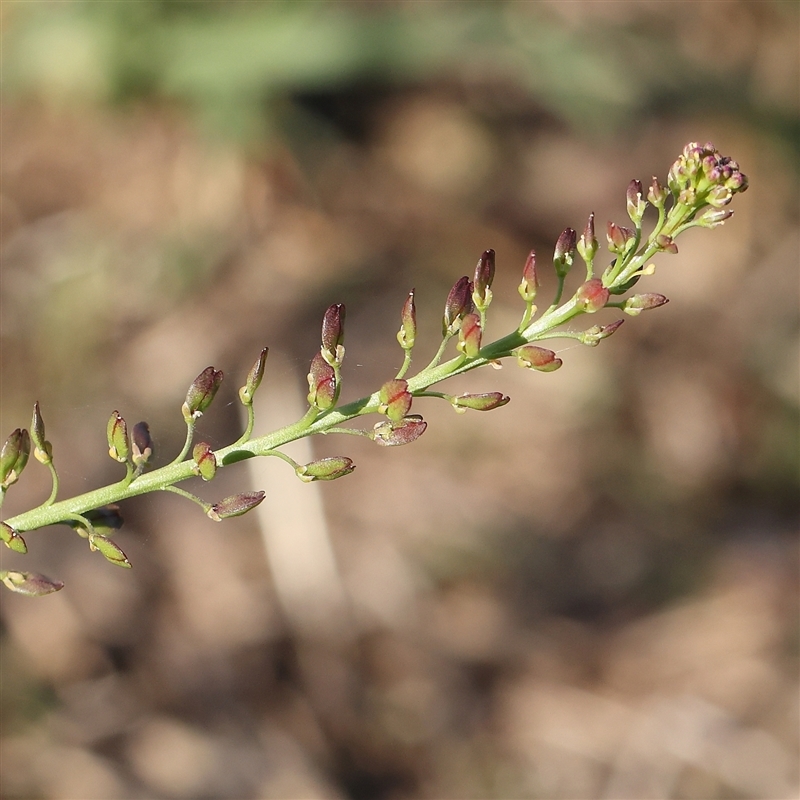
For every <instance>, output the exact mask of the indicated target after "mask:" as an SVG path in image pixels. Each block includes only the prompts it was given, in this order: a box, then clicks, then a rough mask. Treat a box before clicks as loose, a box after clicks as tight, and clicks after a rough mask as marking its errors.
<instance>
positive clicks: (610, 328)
mask: <svg viewBox="0 0 800 800" xmlns="http://www.w3.org/2000/svg"><path fill="white" fill-rule="evenodd" d="M623 322H625V320H624V319H618V320H615V321H614V322H609V323H608V324H607V325H593V326H592V327H591V328H587V329H586V330H585V331H584V332H583V333H582V334H581V338H580V341H581V342H582V343H583V344H586V345H589V347H596V346H597V345H598V344H599V343H600V340H601V339H607V338H608V337H609V336H611V334H612V333H614V331H616V330H617V328H619V326H620V325H622V323H623Z"/></svg>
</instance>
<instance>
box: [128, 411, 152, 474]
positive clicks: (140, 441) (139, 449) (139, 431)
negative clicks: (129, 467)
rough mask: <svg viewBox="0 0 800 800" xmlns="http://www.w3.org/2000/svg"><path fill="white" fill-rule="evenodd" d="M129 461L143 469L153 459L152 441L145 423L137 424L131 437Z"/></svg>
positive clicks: (148, 427)
mask: <svg viewBox="0 0 800 800" xmlns="http://www.w3.org/2000/svg"><path fill="white" fill-rule="evenodd" d="M131 450H132V456H131V460H132V461H133V463H134V464H135V465H136V466H137V467H144V466H146V465H147V463H148V462H149V461H150V459H151V458H152V457H153V440H152V439H151V438H150V426H149V425H148V424H147V423H146V422H137V423H136V424H135V425H134V426H133V434H132V435H131Z"/></svg>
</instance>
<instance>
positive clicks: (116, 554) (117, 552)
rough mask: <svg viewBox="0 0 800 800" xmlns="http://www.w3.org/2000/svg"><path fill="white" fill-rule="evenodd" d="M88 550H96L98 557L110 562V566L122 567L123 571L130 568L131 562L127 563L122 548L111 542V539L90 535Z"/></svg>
mask: <svg viewBox="0 0 800 800" xmlns="http://www.w3.org/2000/svg"><path fill="white" fill-rule="evenodd" d="M89 549H90V550H97V551H98V552H99V553H100V555H101V556H103V558H105V559H106V561H110V562H111V563H112V564H116V565H117V566H118V567H124V568H125V569H130V568H131V562H130V561H128V557H127V556H126V555H125V553H123V552H122V548H121V547H120V546H119V545H118V544H115V543H114V542H112V541H111V539H107V538H106V537H105V536H100V535H99V534H95V533H90V534H89Z"/></svg>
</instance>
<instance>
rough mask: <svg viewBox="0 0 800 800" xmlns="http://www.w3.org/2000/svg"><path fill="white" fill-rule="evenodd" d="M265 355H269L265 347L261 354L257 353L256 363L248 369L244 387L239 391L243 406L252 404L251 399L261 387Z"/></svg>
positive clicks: (265, 362)
mask: <svg viewBox="0 0 800 800" xmlns="http://www.w3.org/2000/svg"><path fill="white" fill-rule="evenodd" d="M267 355H269V348H268V347H265V348H264V349H263V350H262V351H261V353H259V356H258V358H257V359H256V363H255V364H253V366H252V367H251V368H250V372H248V373H247V380H246V381H245V385H244V386H242V388H241V389H239V399H240V400H241V401H242V404H243V405H245V406H250V405H252V404H253V397H254V396H255V393H256V389H258V387H259V386H260V385H261V379H262V378H263V377H264V368H265V367H266V365H267Z"/></svg>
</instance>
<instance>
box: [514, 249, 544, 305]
mask: <svg viewBox="0 0 800 800" xmlns="http://www.w3.org/2000/svg"><path fill="white" fill-rule="evenodd" d="M538 288H539V278H538V277H537V275H536V251H535V250H531V252H530V253H529V254H528V258H527V259H526V260H525V266H524V267H523V268H522V282H521V283H520V285H519V289H518V291H519V293H520V296H521V297H522V299H523V300H524V301H525V302H526V303H532V302H533V301H534V300H535V299H536V290H537V289H538Z"/></svg>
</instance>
